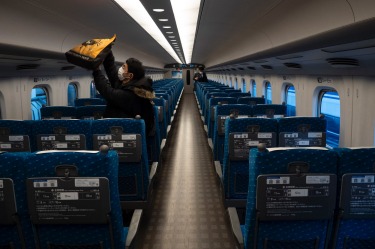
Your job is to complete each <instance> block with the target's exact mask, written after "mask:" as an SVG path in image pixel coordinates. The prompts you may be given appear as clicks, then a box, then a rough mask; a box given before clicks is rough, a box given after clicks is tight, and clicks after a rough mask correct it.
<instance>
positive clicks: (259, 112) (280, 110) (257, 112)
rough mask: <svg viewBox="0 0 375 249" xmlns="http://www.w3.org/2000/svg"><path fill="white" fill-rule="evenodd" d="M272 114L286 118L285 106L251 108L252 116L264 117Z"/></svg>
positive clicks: (269, 105)
mask: <svg viewBox="0 0 375 249" xmlns="http://www.w3.org/2000/svg"><path fill="white" fill-rule="evenodd" d="M269 112H272V114H273V115H283V116H284V117H285V116H286V105H275V104H268V105H255V106H253V116H254V117H256V116H264V115H267V114H269Z"/></svg>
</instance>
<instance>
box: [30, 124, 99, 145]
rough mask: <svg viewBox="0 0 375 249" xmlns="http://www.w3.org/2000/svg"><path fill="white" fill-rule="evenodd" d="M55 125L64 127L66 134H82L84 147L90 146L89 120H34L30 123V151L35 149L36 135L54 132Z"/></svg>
mask: <svg viewBox="0 0 375 249" xmlns="http://www.w3.org/2000/svg"><path fill="white" fill-rule="evenodd" d="M56 127H63V128H66V134H83V135H85V139H86V148H92V137H91V135H90V134H91V133H90V127H91V123H90V120H59V119H54V120H36V121H34V122H33V123H32V127H31V128H32V129H31V136H30V143H31V151H37V150H38V146H37V135H41V134H55V131H54V129H55V128H56Z"/></svg>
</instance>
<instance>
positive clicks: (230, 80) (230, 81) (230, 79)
mask: <svg viewBox="0 0 375 249" xmlns="http://www.w3.org/2000/svg"><path fill="white" fill-rule="evenodd" d="M229 86H230V87H233V85H232V77H230V78H229Z"/></svg>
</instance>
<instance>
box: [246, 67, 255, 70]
mask: <svg viewBox="0 0 375 249" xmlns="http://www.w3.org/2000/svg"><path fill="white" fill-rule="evenodd" d="M247 68H248V69H250V70H257V69H256V68H255V67H247Z"/></svg>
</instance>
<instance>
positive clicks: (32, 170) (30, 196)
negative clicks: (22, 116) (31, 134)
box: [0, 148, 142, 249]
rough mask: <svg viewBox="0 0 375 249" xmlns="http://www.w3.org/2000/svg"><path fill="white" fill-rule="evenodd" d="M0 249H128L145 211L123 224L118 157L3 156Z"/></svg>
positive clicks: (81, 154)
mask: <svg viewBox="0 0 375 249" xmlns="http://www.w3.org/2000/svg"><path fill="white" fill-rule="evenodd" d="M0 161H1V163H0V248H2V249H21V248H22V249H34V248H40V249H57V248H65V249H67V248H70V249H71V248H114V249H115V248H116V249H120V248H121V249H123V248H129V247H130V246H131V245H132V244H133V238H134V236H135V234H136V232H137V230H138V227H139V222H140V219H141V216H142V210H135V212H134V213H133V216H132V220H131V223H130V227H125V226H124V224H123V217H122V209H121V204H120V198H119V196H120V194H119V191H118V190H119V188H118V176H119V167H118V155H117V153H116V151H108V150H105V148H104V149H103V150H102V152H98V151H86V152H85V151H81V152H78V151H76V152H64V151H61V152H56V151H55V152H43V153H40V152H37V153H30V152H3V153H1V154H0Z"/></svg>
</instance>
